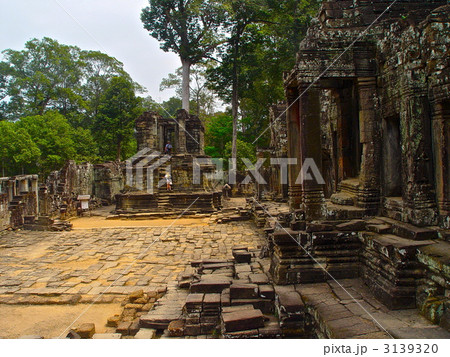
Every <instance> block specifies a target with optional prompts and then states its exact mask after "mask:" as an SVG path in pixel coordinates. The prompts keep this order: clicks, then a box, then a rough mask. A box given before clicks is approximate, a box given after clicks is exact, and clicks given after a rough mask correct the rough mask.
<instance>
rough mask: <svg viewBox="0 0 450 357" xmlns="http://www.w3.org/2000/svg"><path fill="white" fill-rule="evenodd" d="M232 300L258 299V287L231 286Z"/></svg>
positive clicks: (246, 285)
mask: <svg viewBox="0 0 450 357" xmlns="http://www.w3.org/2000/svg"><path fill="white" fill-rule="evenodd" d="M230 297H231V299H232V300H233V299H251V298H257V297H258V285H256V284H239V283H233V284H232V285H231V286H230Z"/></svg>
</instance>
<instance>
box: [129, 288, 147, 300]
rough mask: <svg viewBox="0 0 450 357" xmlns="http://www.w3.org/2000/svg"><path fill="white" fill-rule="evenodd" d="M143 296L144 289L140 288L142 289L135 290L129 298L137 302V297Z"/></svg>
mask: <svg viewBox="0 0 450 357" xmlns="http://www.w3.org/2000/svg"><path fill="white" fill-rule="evenodd" d="M143 297H144V290H142V289H140V290H137V291H134V292H132V293H131V294H129V295H128V300H129V301H130V302H135V301H136V300H137V299H140V298H143Z"/></svg>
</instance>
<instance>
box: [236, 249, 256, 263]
mask: <svg viewBox="0 0 450 357" xmlns="http://www.w3.org/2000/svg"><path fill="white" fill-rule="evenodd" d="M232 253H233V257H234V260H235V261H236V263H250V262H251V261H252V253H250V252H248V251H246V250H233V252H232Z"/></svg>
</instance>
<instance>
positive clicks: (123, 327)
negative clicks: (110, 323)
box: [116, 321, 133, 336]
mask: <svg viewBox="0 0 450 357" xmlns="http://www.w3.org/2000/svg"><path fill="white" fill-rule="evenodd" d="M132 323H133V322H132V321H122V322H120V323H119V325H117V328H116V332H117V333H120V334H121V335H122V336H128V335H130V326H131V324H132Z"/></svg>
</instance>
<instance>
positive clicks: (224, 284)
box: [190, 278, 231, 293]
mask: <svg viewBox="0 0 450 357" xmlns="http://www.w3.org/2000/svg"><path fill="white" fill-rule="evenodd" d="M230 284H231V281H230V280H227V279H220V278H214V279H208V280H201V281H199V282H197V283H194V284H191V289H190V291H191V293H221V292H222V290H223V289H226V288H228V287H230Z"/></svg>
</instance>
